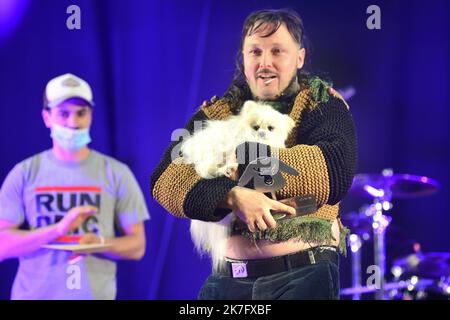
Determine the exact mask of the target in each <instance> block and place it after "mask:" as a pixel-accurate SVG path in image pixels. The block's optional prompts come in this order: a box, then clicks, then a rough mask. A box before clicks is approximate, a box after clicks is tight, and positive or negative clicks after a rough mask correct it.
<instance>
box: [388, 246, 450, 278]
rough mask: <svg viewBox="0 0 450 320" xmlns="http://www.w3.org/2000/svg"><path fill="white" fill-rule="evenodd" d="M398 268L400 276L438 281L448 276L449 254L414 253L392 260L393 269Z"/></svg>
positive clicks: (449, 274) (449, 266)
mask: <svg viewBox="0 0 450 320" xmlns="http://www.w3.org/2000/svg"><path fill="white" fill-rule="evenodd" d="M394 267H400V268H401V270H402V274H407V275H415V276H418V277H422V278H429V279H439V278H440V277H449V276H450V252H428V253H414V254H410V255H408V256H406V257H402V258H399V259H396V260H394V262H393V268H394Z"/></svg>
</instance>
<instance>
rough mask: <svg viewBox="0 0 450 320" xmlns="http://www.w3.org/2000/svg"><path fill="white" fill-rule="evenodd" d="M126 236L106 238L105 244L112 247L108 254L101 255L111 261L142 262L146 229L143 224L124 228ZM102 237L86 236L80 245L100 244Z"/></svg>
mask: <svg viewBox="0 0 450 320" xmlns="http://www.w3.org/2000/svg"><path fill="white" fill-rule="evenodd" d="M123 231H124V234H125V235H123V236H121V237H115V238H105V239H104V243H105V244H110V245H111V246H112V247H111V249H110V250H109V251H108V252H104V253H101V254H100V255H101V256H104V257H106V258H109V259H113V260H119V259H129V260H140V259H142V257H143V256H144V254H145V228H144V223H143V222H138V223H136V224H133V225H130V226H128V227H125V228H123ZM99 243H101V239H100V237H98V236H97V235H96V234H94V233H88V234H85V235H84V236H83V237H82V238H81V240H80V244H99Z"/></svg>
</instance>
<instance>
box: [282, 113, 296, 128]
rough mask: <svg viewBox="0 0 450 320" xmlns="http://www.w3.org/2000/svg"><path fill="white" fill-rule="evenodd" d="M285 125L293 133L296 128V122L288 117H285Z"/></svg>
mask: <svg viewBox="0 0 450 320" xmlns="http://www.w3.org/2000/svg"><path fill="white" fill-rule="evenodd" d="M284 125H285V126H286V129H287V130H288V132H291V130H292V129H294V127H295V121H294V120H293V119H292V118H291V117H289V116H288V115H284Z"/></svg>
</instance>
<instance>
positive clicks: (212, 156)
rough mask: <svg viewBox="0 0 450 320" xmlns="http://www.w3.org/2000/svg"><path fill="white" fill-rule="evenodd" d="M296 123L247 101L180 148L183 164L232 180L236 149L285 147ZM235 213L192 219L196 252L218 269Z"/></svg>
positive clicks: (209, 175) (192, 235)
mask: <svg viewBox="0 0 450 320" xmlns="http://www.w3.org/2000/svg"><path fill="white" fill-rule="evenodd" d="M294 125H295V123H294V120H292V119H291V118H290V117H289V116H288V115H284V114H282V113H280V112H278V111H276V110H275V109H273V108H272V107H271V106H270V105H267V104H263V103H260V102H255V101H251V100H249V101H246V102H245V103H244V105H243V107H242V110H241V112H240V113H239V114H238V115H235V116H231V117H229V118H228V119H226V120H209V121H206V126H205V128H204V129H203V130H201V131H199V132H195V133H194V135H193V136H191V137H189V138H187V139H185V140H184V141H183V144H182V145H181V152H182V154H183V162H185V163H191V164H193V165H194V167H195V170H196V171H197V173H198V174H199V175H200V176H201V177H202V178H207V179H210V178H215V177H219V176H224V175H225V176H228V177H230V176H231V174H232V173H233V172H234V170H236V169H237V166H238V163H237V160H236V156H235V151H236V147H237V146H238V145H240V144H241V143H243V142H245V141H253V142H259V143H264V144H266V145H269V146H271V147H278V148H284V147H285V141H286V139H287V137H288V135H289V132H290V131H291V130H292V129H293V128H294ZM233 217H234V214H229V215H227V216H226V217H225V218H224V219H223V220H222V221H219V222H205V221H200V220H191V228H190V231H191V237H192V240H193V241H194V244H195V247H196V249H197V250H198V251H199V252H200V253H201V254H202V253H208V254H209V255H210V256H211V259H212V262H213V267H214V268H216V267H217V266H218V263H219V261H220V259H221V258H222V257H223V256H224V254H225V248H226V240H227V237H228V235H229V225H230V221H231V219H232V218H233Z"/></svg>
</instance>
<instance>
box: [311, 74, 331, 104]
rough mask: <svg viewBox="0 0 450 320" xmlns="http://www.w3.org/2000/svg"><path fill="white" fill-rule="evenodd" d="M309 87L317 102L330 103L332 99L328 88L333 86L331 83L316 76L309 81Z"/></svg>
mask: <svg viewBox="0 0 450 320" xmlns="http://www.w3.org/2000/svg"><path fill="white" fill-rule="evenodd" d="M308 85H309V87H310V90H311V94H312V96H313V99H314V100H315V101H317V102H328V100H329V99H330V95H329V93H328V88H330V87H332V86H333V84H332V83H331V82H327V81H325V80H322V79H320V78H319V77H317V76H315V77H312V78H311V79H309V80H308Z"/></svg>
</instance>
